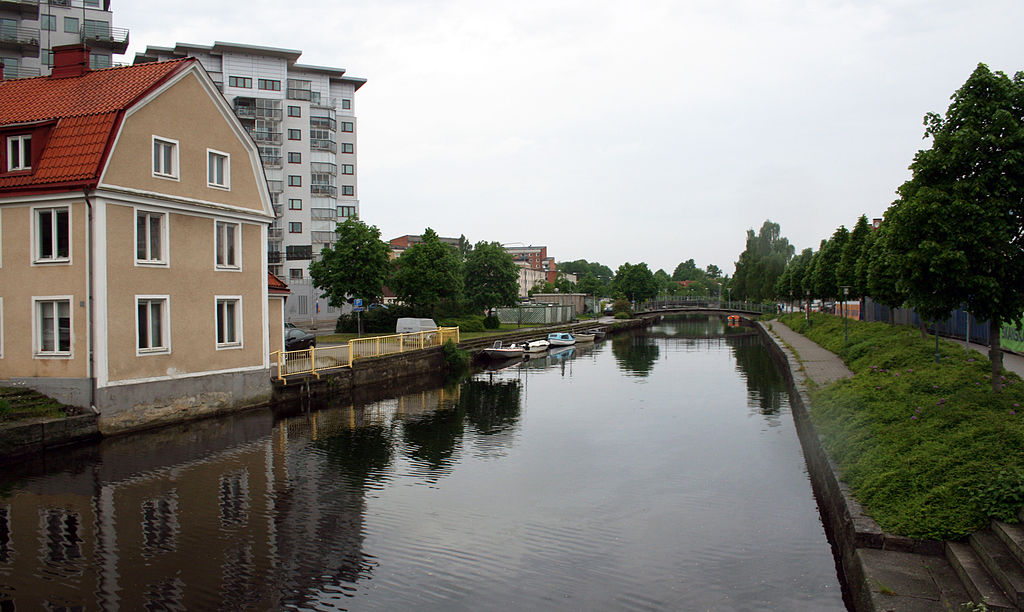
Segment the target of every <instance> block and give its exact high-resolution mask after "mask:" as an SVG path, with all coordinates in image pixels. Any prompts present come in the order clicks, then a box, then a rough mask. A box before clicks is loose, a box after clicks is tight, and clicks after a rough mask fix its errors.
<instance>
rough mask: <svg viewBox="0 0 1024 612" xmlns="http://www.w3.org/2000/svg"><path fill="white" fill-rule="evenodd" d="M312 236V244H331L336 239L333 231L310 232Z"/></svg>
mask: <svg viewBox="0 0 1024 612" xmlns="http://www.w3.org/2000/svg"><path fill="white" fill-rule="evenodd" d="M310 235H311V236H312V238H313V244H332V243H333V242H335V241H336V240H337V239H338V235H337V234H335V233H334V232H310Z"/></svg>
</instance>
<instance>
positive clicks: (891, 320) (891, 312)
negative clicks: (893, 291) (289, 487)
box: [889, 306, 896, 327]
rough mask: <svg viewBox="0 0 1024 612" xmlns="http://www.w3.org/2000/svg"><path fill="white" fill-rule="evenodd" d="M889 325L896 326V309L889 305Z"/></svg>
mask: <svg viewBox="0 0 1024 612" xmlns="http://www.w3.org/2000/svg"><path fill="white" fill-rule="evenodd" d="M889 327H896V309H895V308H892V307H891V306H890V307H889Z"/></svg>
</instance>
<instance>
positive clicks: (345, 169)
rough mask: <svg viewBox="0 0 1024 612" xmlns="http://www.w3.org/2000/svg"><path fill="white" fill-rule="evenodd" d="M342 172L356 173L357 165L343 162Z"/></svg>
mask: <svg viewBox="0 0 1024 612" xmlns="http://www.w3.org/2000/svg"><path fill="white" fill-rule="evenodd" d="M341 173H342V174H355V173H356V167H355V166H353V165H352V164H342V165H341Z"/></svg>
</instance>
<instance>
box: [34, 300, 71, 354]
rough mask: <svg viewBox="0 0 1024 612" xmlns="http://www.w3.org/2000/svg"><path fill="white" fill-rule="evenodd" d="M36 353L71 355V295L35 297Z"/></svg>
mask: <svg viewBox="0 0 1024 612" xmlns="http://www.w3.org/2000/svg"><path fill="white" fill-rule="evenodd" d="M34 302H35V334H34V335H35V353H36V355H39V356H44V357H48V356H55V357H68V356H70V355H71V297H70V296H61V297H58V298H35V299H34Z"/></svg>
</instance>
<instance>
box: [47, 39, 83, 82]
mask: <svg viewBox="0 0 1024 612" xmlns="http://www.w3.org/2000/svg"><path fill="white" fill-rule="evenodd" d="M86 72H89V47H87V46H85V45H84V44H81V43H75V44H73V45H58V46H56V47H54V48H53V70H52V71H51V73H50V76H51V77H53V78H55V79H62V78H65V77H76V76H82V75H83V74H85V73H86Z"/></svg>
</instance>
